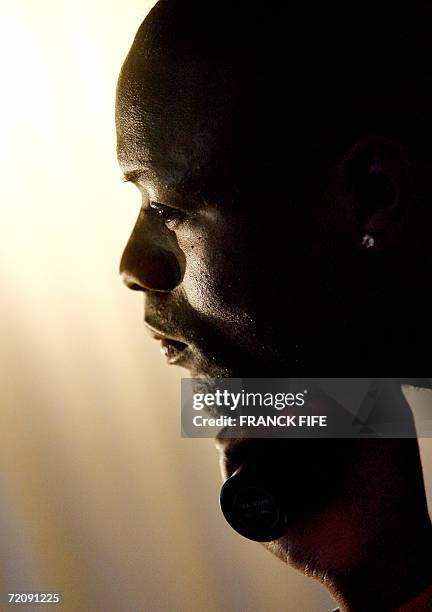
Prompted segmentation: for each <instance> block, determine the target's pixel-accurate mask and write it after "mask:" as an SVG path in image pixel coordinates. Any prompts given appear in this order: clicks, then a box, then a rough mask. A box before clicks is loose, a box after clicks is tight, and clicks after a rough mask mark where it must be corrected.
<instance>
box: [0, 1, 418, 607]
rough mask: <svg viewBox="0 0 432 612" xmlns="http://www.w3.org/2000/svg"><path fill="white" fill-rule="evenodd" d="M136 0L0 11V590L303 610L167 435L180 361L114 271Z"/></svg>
mask: <svg viewBox="0 0 432 612" xmlns="http://www.w3.org/2000/svg"><path fill="white" fill-rule="evenodd" d="M152 4H153V3H152V2H149V1H145V0H142V1H138V0H126V2H124V1H123V0H111V1H107V0H104V1H102V0H91V1H89V0H86V1H84V0H63V1H61V0H41V1H39V2H35V0H13V1H10V2H3V3H2V6H1V9H0V28H1V32H0V58H1V60H0V61H1V63H2V65H1V78H2V94H1V96H0V120H1V138H0V168H1V185H0V189H1V195H0V201H1V216H0V228H1V232H2V236H1V241H0V255H1V258H0V272H1V279H2V308H1V316H0V333H1V346H2V352H1V357H0V359H1V361H0V364H1V376H2V381H1V385H0V398H1V410H0V432H1V443H0V449H1V450H0V457H1V465H2V470H1V476H0V500H1V501H0V539H1V542H2V553H1V560H0V581H1V582H0V588H1V591H2V592H10V591H15V592H17V591H29V590H39V591H41V590H57V591H61V592H62V593H63V594H64V598H65V604H64V606H63V607H62V608H61V609H62V610H68V611H69V610H70V611H71V612H77V611H78V610H79V611H83V612H94V611H97V610H101V611H102V610H103V611H104V612H119V611H122V610H125V611H127V612H132V611H133V612H135V611H138V610H144V611H145V612H150V611H151V612H153V611H156V610H167V611H169V612H171V611H172V612H174V611H177V610H188V612H194V611H198V610H199V611H201V610H206V611H207V612H220V611H222V610H240V609H241V610H245V611H249V612H252V611H256V612H258V611H261V610H266V612H272V611H273V612H276V611H279V610H281V609H284V610H287V611H288V610H293V611H294V610H299V609H304V610H309V611H311V612H314V611H316V612H318V610H321V609H324V608H325V607H327V608H330V607H331V602H330V599H329V597H328V596H327V595H325V594H324V593H323V591H322V590H321V588H320V587H319V586H318V585H315V584H314V583H313V582H312V581H309V580H307V579H305V578H303V577H302V576H300V575H297V574H295V573H294V572H292V571H291V572H288V571H287V570H286V568H285V567H283V565H282V564H280V563H279V562H278V561H277V560H275V559H273V558H272V557H271V556H270V555H268V554H267V553H266V552H265V551H264V550H262V549H261V547H259V546H256V545H254V544H252V543H250V542H246V541H243V540H241V539H240V538H239V537H238V536H236V535H235V534H234V533H233V532H232V531H231V530H230V529H229V527H228V526H227V525H226V524H225V521H224V519H223V518H222V516H221V514H220V512H219V509H218V503H217V496H218V490H219V484H220V483H219V474H218V466H217V461H216V457H215V453H214V451H213V446H212V443H211V441H207V440H184V439H181V438H180V416H179V409H180V404H179V380H180V376H181V374H182V372H181V371H177V370H175V369H173V368H169V367H168V366H167V365H166V364H165V363H164V361H163V358H162V357H161V356H160V354H159V351H158V346H157V345H156V344H155V343H154V341H152V340H150V339H149V338H147V336H146V334H145V332H144V331H143V326H142V301H141V298H140V296H138V295H137V294H132V293H131V292H128V291H127V290H126V289H125V288H124V287H123V286H122V285H121V282H120V279H119V277H118V275H117V269H118V263H119V259H120V255H121V252H122V248H123V246H124V244H125V242H126V239H127V237H128V234H129V232H130V230H131V228H132V226H133V224H134V221H135V217H136V215H137V214H138V209H139V205H140V203H139V201H138V193H137V191H136V190H135V189H134V188H133V187H131V186H127V185H125V184H123V183H122V182H121V179H120V177H121V173H120V170H119V168H118V165H117V162H116V159H115V132H114V93H115V85H116V75H117V73H118V70H119V68H120V65H121V62H122V59H123V58H124V56H125V54H126V52H127V50H128V48H129V46H130V44H131V42H132V39H133V35H134V33H135V31H136V29H137V28H138V26H139V24H140V22H141V20H142V19H143V17H144V16H145V14H146V13H147V11H148V10H149V8H150V7H151V5H152ZM426 480H427V478H426ZM290 606H291V607H290Z"/></svg>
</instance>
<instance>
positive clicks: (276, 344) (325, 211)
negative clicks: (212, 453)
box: [116, 0, 432, 611]
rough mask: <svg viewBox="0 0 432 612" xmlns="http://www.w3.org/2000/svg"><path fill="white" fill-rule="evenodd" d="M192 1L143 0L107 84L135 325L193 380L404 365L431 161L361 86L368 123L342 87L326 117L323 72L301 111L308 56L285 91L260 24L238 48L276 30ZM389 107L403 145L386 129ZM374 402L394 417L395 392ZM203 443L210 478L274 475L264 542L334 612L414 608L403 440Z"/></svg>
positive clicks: (415, 320)
mask: <svg viewBox="0 0 432 612" xmlns="http://www.w3.org/2000/svg"><path fill="white" fill-rule="evenodd" d="M239 4H241V3H239ZM198 6H199V5H198V4H195V3H193V2H185V3H182V4H179V3H178V2H175V1H174V0H172V1H168V0H167V1H163V2H159V3H158V4H157V5H156V8H155V9H153V11H152V12H151V14H150V16H149V17H148V18H147V19H146V21H145V22H144V24H143V25H142V26H141V28H140V30H139V32H138V35H137V37H136V39H135V42H134V45H133V47H132V49H131V52H130V53H129V55H128V57H127V59H126V62H125V64H124V66H123V69H122V72H121V75H120V79H119V85H118V96H117V108H116V121H117V134H118V159H119V163H120V165H121V168H122V170H123V172H124V173H125V176H126V178H128V179H129V180H132V181H133V182H134V184H136V186H137V187H138V189H139V190H140V192H141V194H142V199H143V205H142V209H141V211H140V214H139V217H138V220H137V223H136V226H135V228H134V230H133V232H132V235H131V238H130V240H129V242H128V245H127V247H126V249H125V252H124V254H123V257H122V261H121V272H122V274H123V277H124V280H125V282H126V284H127V285H128V286H129V287H130V288H131V289H134V290H139V291H142V292H143V293H144V295H145V321H146V324H147V326H148V327H149V328H150V331H151V332H152V333H153V335H156V337H157V338H159V339H162V342H163V345H164V346H165V352H166V353H167V355H168V357H169V360H170V361H171V362H175V363H177V364H178V365H181V366H183V367H186V368H187V369H188V370H189V371H190V372H191V374H193V375H194V376H200V377H208V376H216V377H218V376H221V377H223V376H233V377H235V376H249V377H253V376H260V377H265V376H271V377H278V376H280V377H285V376H291V375H292V376H297V375H306V376H310V375H313V374H311V372H313V371H315V372H316V371H318V370H319V371H320V372H321V371H322V364H323V363H325V364H326V368H327V369H328V371H329V373H332V374H333V373H334V371H336V370H337V371H338V372H339V373H340V375H341V376H343V375H352V373H353V372H356V373H357V372H359V369H360V368H363V367H367V368H369V369H370V370H371V371H372V370H374V371H375V369H376V371H378V370H380V369H381V370H382V367H383V364H385V365H386V366H387V368H388V371H389V372H390V373H391V375H397V374H399V373H400V372H401V369H400V368H402V370H403V369H404V368H410V370H411V371H413V369H414V370H416V367H420V364H422V360H423V361H424V358H423V356H422V355H421V351H420V350H419V348H421V345H426V344H427V343H428V342H430V338H429V337H427V335H426V334H425V331H424V329H425V324H426V323H427V320H428V319H427V312H428V308H429V305H428V304H427V303H425V302H426V300H424V302H422V304H421V305H418V304H416V307H415V310H414V308H413V305H412V303H411V299H410V298H409V297H408V296H407V294H406V292H404V291H401V285H400V279H401V278H403V277H404V276H405V275H406V273H407V272H408V271H409V273H410V278H411V279H412V282H413V283H416V282H419V283H423V282H424V281H423V278H424V274H425V272H426V273H427V269H428V268H427V264H428V262H430V253H429V252H428V251H427V250H426V244H427V243H426V240H425V239H424V235H423V233H422V229H421V228H423V227H424V226H425V224H426V222H427V220H428V218H427V216H425V215H427V213H426V212H425V211H426V210H427V207H426V206H425V202H427V201H428V200H427V196H428V194H429V193H430V191H431V185H430V179H429V178H428V177H429V176H430V171H429V169H430V168H431V167H432V166H431V165H430V160H429V153H428V148H426V147H422V143H421V136H420V135H419V136H417V132H416V131H415V126H414V125H413V124H410V125H406V126H405V124H404V122H403V121H402V120H401V116H400V115H398V113H397V111H396V110H394V104H393V106H391V107H389V106H388V100H387V98H386V96H388V89H386V90H385V92H386V93H385V94H383V95H382V97H380V95H379V92H378V90H377V88H375V87H372V83H373V84H375V81H374V76H373V75H369V76H368V78H369V79H370V83H369V88H372V89H373V96H371V99H373V108H374V109H375V110H376V112H374V114H373V118H371V116H369V110H368V109H370V104H369V102H368V100H369V98H368V95H367V94H368V91H369V89H368V88H367V87H366V85H365V83H363V84H362V88H360V91H361V95H359V94H358V90H357V88H356V86H355V85H356V83H357V81H353V83H351V84H350V83H349V82H348V79H346V78H345V77H344V78H345V80H343V79H342V84H343V88H344V89H343V92H342V93H343V94H344V96H343V103H344V105H345V106H344V108H343V109H342V110H341V109H340V108H337V105H338V104H339V103H340V99H341V97H342V95H341V91H339V90H332V86H331V83H334V82H337V83H339V80H340V79H339V80H338V78H336V76H334V75H333V72H330V73H329V74H328V75H327V76H326V78H325V79H324V80H325V84H326V89H325V90H324V89H319V88H318V89H319V91H321V92H323V91H327V90H330V91H331V92H332V94H333V97H331V99H330V100H327V101H325V100H324V97H325V96H323V95H321V97H322V98H323V101H322V107H321V108H316V104H315V106H314V105H311V103H310V100H311V99H313V100H314V101H315V100H316V88H317V83H320V82H321V81H320V79H323V72H322V70H321V68H322V67H321V68H320V69H319V70H318V69H317V68H316V66H315V63H312V64H311V65H309V64H307V62H308V59H307V58H306V59H305V63H306V64H307V65H308V69H306V68H304V73H303V72H302V71H300V70H298V69H296V68H294V73H295V74H294V75H292V74H291V73H290V75H291V76H290V78H291V79H292V80H291V81H290V83H292V82H294V84H295V86H292V87H291V90H290V95H289V96H288V97H287V98H284V97H283V91H285V90H286V73H287V57H290V54H289V51H288V50H287V48H286V47H285V46H284V45H285V43H284V45H282V47H281V45H280V42H279V41H280V40H282V38H279V37H278V36H276V35H274V29H273V30H272V32H273V36H272V37H271V39H269V40H267V41H266V43H268V44H264V45H263V46H262V47H261V46H260V47H259V53H258V54H257V51H256V45H255V44H252V43H251V41H253V40H256V36H254V33H255V34H256V31H254V28H257V27H258V25H257V24H258V21H259V28H260V29H259V34H260V36H261V37H262V36H263V32H264V36H265V33H266V32H267V30H266V28H265V25H263V19H264V22H265V23H267V25H268V24H273V25H272V27H273V26H274V24H275V23H276V24H277V23H278V22H280V21H281V20H280V19H277V18H275V16H274V15H267V16H263V15H260V16H259V20H258V21H257V22H256V23H255V22H254V16H253V14H252V16H250V20H251V21H250V23H249V22H248V27H245V26H244V19H245V17H244V14H243V13H242V12H241V10H240V8H238V9H231V10H229V11H228V12H227V15H226V17H224V13H223V11H222V16H221V11H217V12H216V14H214V15H211V16H210V17H209V18H207V17H206V16H205V15H203V14H202V13H199V8H198ZM207 10H208V11H210V12H211V10H210V8H209V7H207ZM237 11H238V12H237ZM375 12H376V11H375ZM291 18H292V20H293V21H294V17H293V16H291ZM248 19H249V17H248ZM265 19H268V22H266V21H265ZM295 19H298V23H299V24H300V25H301V24H303V21H302V16H301V15H295ZM303 19H304V17H303ZM327 19H328V20H329V24H331V23H333V21H332V20H331V19H330V18H329V17H328V16H327ZM356 23H357V22H356ZM330 27H331V26H330V25H329V28H330ZM299 30H301V28H299ZM392 31H393V30H392ZM221 32H223V34H224V35H223V36H221ZM324 32H327V30H325V29H324ZM333 36H335V34H333ZM353 37H354V38H355V32H354V33H351V36H350V37H349V38H350V39H351V38H353ZM369 39H370V40H373V36H372V35H370V36H369ZM377 40H378V41H380V40H381V38H378V39H377ZM295 42H296V41H294V42H292V43H290V44H292V45H293V47H294V48H295ZM297 43H298V41H297ZM342 43H343V44H345V43H346V41H345V40H344V41H339V44H340V45H342ZM377 44H378V43H377ZM371 45H372V43H371ZM316 46H317V49H320V51H322V47H321V46H320V44H319V41H317V42H316ZM385 46H386V45H385ZM262 49H264V51H263V50H262ZM353 49H357V47H355V45H353ZM377 49H378V47H377V48H376V49H375V54H376V53H377ZM344 51H345V52H346V53H349V52H350V51H349V50H347V48H346V47H344ZM352 53H353V56H352V57H353V62H354V63H355V62H356V61H357V62H358V58H357V56H356V55H355V51H352ZM371 53H372V52H371ZM312 56H313V53H312ZM372 56H373V57H375V55H374V53H372ZM361 60H362V62H365V63H366V64H367V65H369V64H368V63H367V61H366V59H365V58H364V57H361ZM320 61H321V60H320ZM326 61H327V63H330V65H331V66H332V64H331V51H328V57H327V60H326ZM323 64H325V61H324V60H323ZM311 66H314V67H315V68H314V70H315V73H314V75H311V72H310V70H311ZM353 72H354V74H355V70H354V71H353ZM305 74H307V78H305V77H304V75H305ZM344 74H345V76H346V73H344ZM332 75H333V76H332ZM379 76H380V80H382V78H381V77H382V74H380V75H379ZM312 77H314V78H312ZM296 78H297V81H296V80H295V79H296ZM332 78H334V81H332V80H331V79H332ZM282 81H283V87H282ZM377 82H378V81H377ZM389 82H390V81H389ZM397 86H398V87H399V83H398V85H397ZM279 87H281V89H279ZM339 87H340V85H339ZM347 92H350V93H352V92H354V94H355V95H352V96H351V95H348V93H347ZM395 99H396V97H395V98H394V100H395ZM397 99H398V101H400V99H399V98H397ZM400 102H401V105H402V106H403V104H404V103H405V104H408V101H405V100H402V101H400ZM410 103H411V102H410ZM356 105H359V106H356ZM312 106H313V115H312V114H311V108H312ZM389 108H391V109H392V110H391V111H390V110H389ZM392 112H394V114H395V119H396V121H395V125H398V126H399V127H400V125H401V124H402V127H403V128H404V130H405V132H403V133H401V132H400V130H399V131H397V130H394V129H390V128H391V125H390V119H391V114H392ZM330 113H333V114H330ZM380 118H382V121H381V122H380ZM329 125H330V126H331V130H329V129H328V126H329ZM424 130H425V126H423V130H422V131H421V132H419V134H420V133H421V134H423V132H424ZM431 133H432V132H431ZM419 202H420V204H419ZM422 204H423V206H422ZM364 236H373V237H374V245H373V248H370V246H368V244H367V242H366V243H365V241H364ZM401 312H404V313H405V322H404V327H403V329H401V326H400V318H401ZM395 329H398V330H399V332H398V333H397V334H396V333H395ZM185 347H186V348H185ZM422 367H423V368H424V363H423V366H422ZM330 370H332V372H330ZM362 372H363V370H362V371H361V374H362ZM359 373H360V372H359ZM323 374H324V375H325V373H323ZM380 401H382V402H385V403H386V404H388V403H391V405H392V406H394V410H395V411H406V412H407V413H408V412H409V407H408V405H407V403H406V401H405V399H404V396H403V394H402V392H401V390H400V386H397V385H396V386H394V385H388V386H387V387H386V388H385V389H384V391H383V394H382V396H381V399H380ZM269 444H271V446H269ZM219 449H220V452H221V466H222V472H223V475H224V477H227V476H229V475H230V474H231V473H232V472H233V471H234V470H235V469H236V467H238V466H239V465H241V464H242V463H243V462H244V461H245V460H246V459H247V457H248V456H249V455H255V456H258V453H259V456H260V457H263V459H262V462H263V465H266V466H267V467H268V469H272V465H274V463H273V462H277V464H278V465H281V462H283V465H286V466H287V484H286V485H282V486H289V487H290V491H291V493H292V503H293V506H294V507H295V508H296V512H295V513H294V518H293V521H292V525H291V526H290V528H289V529H288V531H287V533H286V534H285V536H284V537H283V538H280V539H279V540H277V541H275V542H272V543H269V544H268V545H267V547H268V548H269V549H270V550H271V551H272V552H274V553H275V554H276V555H277V556H279V557H280V558H282V559H283V560H284V561H287V562H288V563H290V564H291V565H293V566H295V567H296V568H298V569H300V570H301V571H303V572H304V573H305V574H307V575H310V576H313V577H315V578H317V579H318V580H320V581H321V582H322V583H323V584H324V585H325V586H326V587H327V588H328V589H329V590H330V591H331V592H332V593H333V594H334V595H335V597H336V598H337V599H338V601H339V602H340V606H341V609H343V610H349V611H357V610H359V611H363V610H366V609H367V610H390V609H401V610H415V609H419V610H420V609H421V610H425V609H428V608H427V606H428V605H430V607H431V609H432V596H431V597H430V598H429V603H427V602H426V604H425V601H422V602H421V603H420V604H418V605H420V606H422V607H417V608H415V607H412V606H414V605H417V604H413V603H412V604H410V605H411V607H407V606H408V604H406V602H407V601H409V600H411V601H413V599H414V598H415V597H416V596H418V595H419V594H420V593H421V592H422V591H425V589H427V588H428V586H429V585H431V583H432V569H431V566H430V562H429V557H430V550H431V544H432V529H431V523H430V518H429V515H428V511H427V506H426V500H425V494H424V484H423V477H422V470H421V464H420V458H419V453H418V445H417V441H416V440H415V439H405V440H400V439H399V440H398V439H395V440H392V439H387V440H384V439H381V440H289V441H288V440H272V441H266V440H254V441H251V440H249V441H248V442H247V443H246V442H245V441H243V440H235V439H231V440H229V441H228V440H220V441H219ZM293 464H295V465H296V466H297V470H296V473H297V477H296V478H294V479H293V478H292V474H291V473H290V470H289V466H290V465H293ZM317 465H319V466H320V470H319V471H318V470H316V469H315V468H316V466H317ZM281 478H282V476H281ZM288 481H289V485H288ZM405 604H406V605H405ZM401 606H402V607H401ZM403 606H405V607H403Z"/></svg>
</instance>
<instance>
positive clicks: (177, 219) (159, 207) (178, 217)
mask: <svg viewBox="0 0 432 612" xmlns="http://www.w3.org/2000/svg"><path fill="white" fill-rule="evenodd" d="M150 208H151V209H152V210H154V211H155V212H156V214H157V215H159V216H160V217H161V218H162V220H163V222H164V223H165V224H166V225H168V224H171V225H177V224H178V223H181V222H182V221H183V220H184V218H185V216H186V213H185V212H183V211H182V210H179V209H178V208H172V207H171V206H165V204H159V203H158V202H151V203H150Z"/></svg>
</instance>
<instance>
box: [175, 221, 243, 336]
mask: <svg viewBox="0 0 432 612" xmlns="http://www.w3.org/2000/svg"><path fill="white" fill-rule="evenodd" d="M235 228H236V226H235V225H233V224H231V225H229V224H228V223H227V221H226V220H221V219H217V218H214V217H210V218H205V219H204V220H202V219H201V220H200V222H199V223H189V224H188V225H187V226H186V227H185V228H183V231H182V232H178V234H177V240H178V244H179V247H180V249H181V250H182V251H183V253H184V255H185V258H186V267H185V273H184V277H183V282H182V291H183V293H184V295H185V298H186V300H187V302H188V303H189V305H190V306H191V307H192V308H193V310H195V311H196V312H198V313H199V314H201V315H203V316H204V317H206V318H207V319H210V320H213V321H215V322H218V323H221V322H223V323H224V324H232V323H235V324H236V325H241V326H242V327H248V326H250V325H251V322H252V319H253V317H252V312H251V311H252V306H253V303H252V302H253V300H251V299H250V298H251V289H252V286H253V283H252V279H251V278H249V274H248V271H249V269H250V264H251V262H250V260H247V259H246V257H245V253H247V249H244V248H242V249H240V247H239V245H240V243H241V240H239V232H238V231H236V229H235ZM248 296H249V297H248Z"/></svg>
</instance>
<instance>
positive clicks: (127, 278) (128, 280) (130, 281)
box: [120, 272, 145, 291]
mask: <svg viewBox="0 0 432 612" xmlns="http://www.w3.org/2000/svg"><path fill="white" fill-rule="evenodd" d="M120 274H121V277H122V281H123V283H124V284H125V285H126V287H127V288H128V289H131V290H132V291H144V290H145V287H143V285H141V284H140V283H139V282H137V280H136V278H135V277H134V276H132V275H131V274H128V273H127V272H120Z"/></svg>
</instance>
